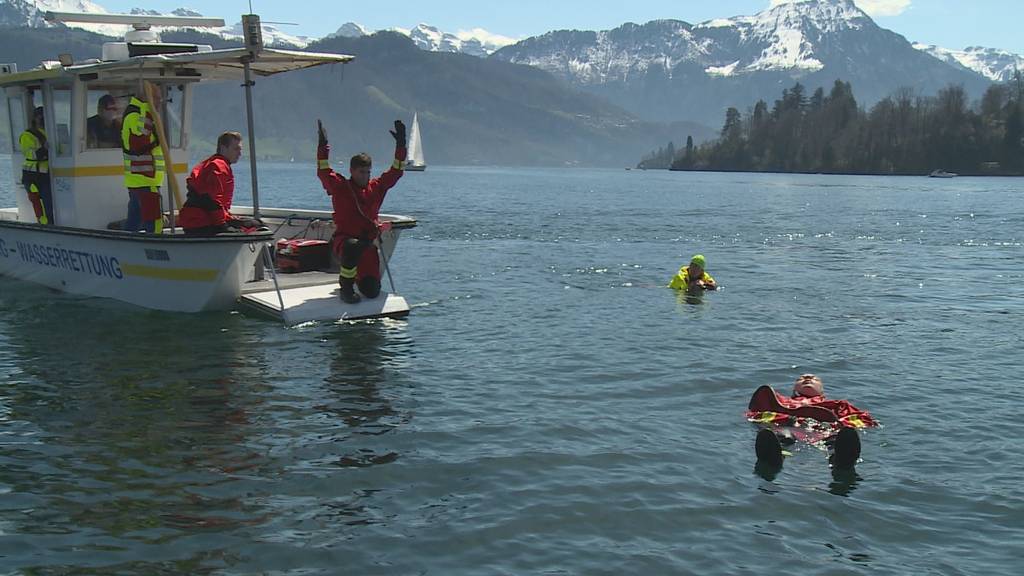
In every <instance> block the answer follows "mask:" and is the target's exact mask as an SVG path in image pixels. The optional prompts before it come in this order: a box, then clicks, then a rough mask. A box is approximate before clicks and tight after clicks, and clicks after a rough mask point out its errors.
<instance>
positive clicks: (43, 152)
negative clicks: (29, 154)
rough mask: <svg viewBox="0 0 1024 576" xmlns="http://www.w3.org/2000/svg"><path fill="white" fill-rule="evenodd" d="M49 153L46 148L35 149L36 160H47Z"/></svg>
mask: <svg viewBox="0 0 1024 576" xmlns="http://www.w3.org/2000/svg"><path fill="white" fill-rule="evenodd" d="M49 159H50V151H49V150H48V149H47V148H36V160H49Z"/></svg>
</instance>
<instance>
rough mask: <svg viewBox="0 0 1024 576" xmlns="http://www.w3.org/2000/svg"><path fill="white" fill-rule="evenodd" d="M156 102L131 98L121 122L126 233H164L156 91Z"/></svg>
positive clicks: (155, 92) (157, 92)
mask: <svg viewBox="0 0 1024 576" xmlns="http://www.w3.org/2000/svg"><path fill="white" fill-rule="evenodd" d="M154 94H155V95H156V96H154V100H155V102H152V103H150V102H145V101H144V100H140V99H139V98H138V97H137V96H132V99H131V101H130V102H128V106H127V107H126V108H125V109H124V117H123V119H122V120H121V147H122V149H123V152H124V185H125V187H126V188H128V218H127V219H126V220H125V223H124V229H125V230H127V231H129V232H138V231H140V230H145V231H146V232H150V233H156V234H159V233H161V232H162V231H163V211H162V210H161V208H160V186H162V185H163V183H164V170H165V166H164V153H163V151H162V150H161V149H160V142H159V141H158V140H157V137H156V128H155V124H154V122H153V108H154V107H157V106H160V96H159V91H154Z"/></svg>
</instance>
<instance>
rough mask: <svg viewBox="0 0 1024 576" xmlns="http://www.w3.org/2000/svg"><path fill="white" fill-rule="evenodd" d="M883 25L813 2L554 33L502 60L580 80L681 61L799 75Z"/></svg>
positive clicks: (843, 1)
mask: <svg viewBox="0 0 1024 576" xmlns="http://www.w3.org/2000/svg"><path fill="white" fill-rule="evenodd" d="M877 28H878V27H877V26H876V25H875V24H874V22H873V21H872V20H871V18H870V17H869V16H868V15H867V14H865V13H864V12H862V11H861V10H860V9H858V8H857V7H856V6H854V4H853V2H851V1H850V0H806V1H802V2H790V3H784V4H780V5H778V6H775V7H774V8H771V9H769V10H765V11H764V12H761V13H759V14H756V15H754V16H737V17H734V18H728V19H726V18H720V19H716V20H710V21H708V22H704V23H701V24H698V25H696V26H693V25H690V24H688V23H686V22H682V21H679V20H655V21H652V22H648V23H647V24H644V25H637V24H632V23H630V24H625V25H623V26H621V27H619V28H616V29H614V30H607V31H602V32H578V31H572V32H567V31H558V32H550V33H548V34H545V35H543V36H538V37H535V38H530V39H528V40H525V41H523V42H520V43H519V44H516V45H514V46H512V47H509V48H505V49H504V50H502V51H501V52H500V53H499V54H498V57H499V58H503V59H506V60H510V61H512V62H517V63H521V64H530V65H533V66H537V67H539V68H544V69H546V70H549V71H551V72H555V73H556V74H559V75H561V76H564V77H566V78H568V79H571V80H573V81H574V82H577V83H580V84H604V83H608V82H616V81H627V79H628V78H630V77H635V76H636V75H637V74H643V73H645V72H647V71H648V70H649V69H651V68H652V67H655V68H658V69H661V70H665V71H666V72H667V74H668V76H669V77H671V76H672V74H673V70H674V69H675V68H676V66H677V65H679V64H698V65H700V66H702V67H703V69H704V71H705V72H706V73H707V74H708V75H709V76H719V77H721V76H736V75H743V74H750V73H754V72H764V71H782V72H787V73H791V74H793V75H797V76H798V75H802V74H806V73H810V72H816V71H819V70H821V69H823V68H824V67H825V64H824V63H823V61H822V60H823V58H826V57H827V56H828V55H829V54H828V53H829V52H830V51H832V50H834V48H836V46H834V45H833V43H832V42H830V41H831V40H832V39H834V38H836V37H838V36H841V35H843V34H847V33H850V32H859V31H865V30H871V29H877Z"/></svg>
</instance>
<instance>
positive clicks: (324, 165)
mask: <svg viewBox="0 0 1024 576" xmlns="http://www.w3.org/2000/svg"><path fill="white" fill-rule="evenodd" d="M317 130H318V132H319V134H318V137H319V142H318V146H317V152H316V159H317V170H316V175H317V177H318V178H320V183H321V184H323V186H324V190H326V191H327V195H328V196H330V197H331V204H332V205H333V207H334V228H335V230H334V238H333V239H332V248H333V250H334V253H335V254H336V255H337V256H338V257H339V259H340V260H341V272H340V273H339V274H338V283H339V284H340V285H341V299H342V300H344V301H345V302H348V303H350V304H354V303H356V302H359V300H360V296H359V294H356V292H355V289H354V286H355V285H356V284H358V286H359V292H361V293H362V295H363V296H366V297H367V298H376V297H377V296H378V295H379V294H380V260H379V259H378V256H377V250H376V248H375V247H374V242H375V241H376V240H377V238H378V237H379V236H380V232H381V230H387V229H389V228H390V226H389V223H381V221H380V218H379V214H380V205H381V204H382V203H383V202H384V195H385V194H387V191H388V190H389V189H390V188H391V187H392V186H394V185H395V184H396V183H397V182H398V179H399V178H401V177H402V174H403V171H402V170H403V168H404V165H405V154H406V148H405V124H403V123H402V121H401V120H395V129H394V130H391V131H390V132H391V136H392V137H393V138H394V139H395V160H394V162H392V163H391V168H390V169H389V170H388V171H387V172H384V173H383V174H381V175H380V177H378V178H374V179H372V180H371V179H370V168H371V167H372V161H371V160H370V157H369V155H367V154H365V153H363V154H356V155H355V156H353V157H352V159H351V160H350V161H349V171H350V172H351V178H349V179H346V178H345V177H344V176H342V175H341V174H338V173H337V172H335V171H334V170H332V169H331V166H330V161H329V157H330V153H331V147H330V145H329V144H328V143H327V134H326V132H324V128H323V125H322V124H321V123H320V121H319V120H318V121H317Z"/></svg>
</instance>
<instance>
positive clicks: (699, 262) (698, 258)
mask: <svg viewBox="0 0 1024 576" xmlns="http://www.w3.org/2000/svg"><path fill="white" fill-rule="evenodd" d="M690 264H694V265H696V266H700V267H701V268H705V267H706V266H704V255H703V254H697V255H695V256H694V257H693V258H690Z"/></svg>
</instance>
